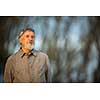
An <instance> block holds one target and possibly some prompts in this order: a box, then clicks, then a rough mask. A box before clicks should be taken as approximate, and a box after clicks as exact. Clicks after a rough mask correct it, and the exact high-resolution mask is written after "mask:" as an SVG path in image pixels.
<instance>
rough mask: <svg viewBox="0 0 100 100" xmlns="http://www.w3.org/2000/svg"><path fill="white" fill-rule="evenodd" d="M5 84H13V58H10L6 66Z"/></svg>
mask: <svg viewBox="0 0 100 100" xmlns="http://www.w3.org/2000/svg"><path fill="white" fill-rule="evenodd" d="M4 82H5V83H12V82H13V60H12V59H11V57H9V58H8V60H7V62H6V64H5V71H4Z"/></svg>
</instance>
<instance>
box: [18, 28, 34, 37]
mask: <svg viewBox="0 0 100 100" xmlns="http://www.w3.org/2000/svg"><path fill="white" fill-rule="evenodd" d="M26 31H32V32H34V33H35V30H34V29H32V28H26V29H23V30H22V31H21V32H20V33H19V35H18V39H19V38H20V37H21V36H22V35H23V34H24V33H25V32H26Z"/></svg>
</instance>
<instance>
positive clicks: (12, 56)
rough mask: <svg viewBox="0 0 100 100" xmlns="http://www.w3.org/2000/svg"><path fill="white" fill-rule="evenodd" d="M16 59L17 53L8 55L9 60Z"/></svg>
mask: <svg viewBox="0 0 100 100" xmlns="http://www.w3.org/2000/svg"><path fill="white" fill-rule="evenodd" d="M14 59H15V54H12V55H10V56H9V57H8V59H7V61H10V62H11V61H14Z"/></svg>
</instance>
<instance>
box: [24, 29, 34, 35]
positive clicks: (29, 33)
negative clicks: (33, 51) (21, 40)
mask: <svg viewBox="0 0 100 100" xmlns="http://www.w3.org/2000/svg"><path fill="white" fill-rule="evenodd" d="M23 35H33V36H34V35H35V33H34V32H32V31H31V30H27V31H25V32H24V34H23Z"/></svg>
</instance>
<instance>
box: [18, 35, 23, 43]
mask: <svg viewBox="0 0 100 100" xmlns="http://www.w3.org/2000/svg"><path fill="white" fill-rule="evenodd" d="M22 40H23V37H22V36H21V37H20V38H19V43H20V44H22Z"/></svg>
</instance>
